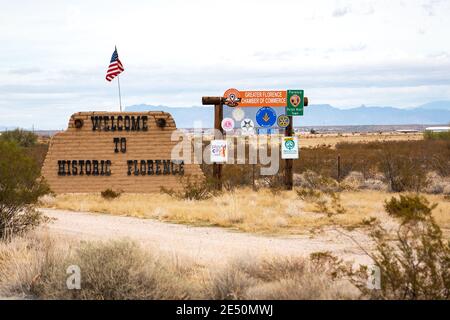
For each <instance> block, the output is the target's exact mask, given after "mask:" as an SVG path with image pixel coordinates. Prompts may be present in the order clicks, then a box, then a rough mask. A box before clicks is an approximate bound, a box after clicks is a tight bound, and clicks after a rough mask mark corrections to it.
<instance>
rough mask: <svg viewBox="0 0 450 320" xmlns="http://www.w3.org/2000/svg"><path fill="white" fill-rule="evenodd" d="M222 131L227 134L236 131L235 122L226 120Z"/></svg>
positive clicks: (229, 119)
mask: <svg viewBox="0 0 450 320" xmlns="http://www.w3.org/2000/svg"><path fill="white" fill-rule="evenodd" d="M222 129H223V130H225V131H226V132H230V131H232V130H233V129H234V120H233V119H231V118H225V119H223V120H222Z"/></svg>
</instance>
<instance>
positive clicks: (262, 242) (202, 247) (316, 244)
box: [41, 209, 370, 265]
mask: <svg viewBox="0 0 450 320" xmlns="http://www.w3.org/2000/svg"><path fill="white" fill-rule="evenodd" d="M41 211H43V212H44V213H45V214H46V215H47V216H49V217H51V218H54V219H55V220H54V221H53V222H51V223H50V224H48V225H47V226H46V227H44V228H46V229H48V231H49V232H50V233H54V234H58V235H63V236H70V237H74V238H76V239H80V240H81V239H82V240H96V239H98V240H108V239H119V238H129V239H132V240H135V241H137V242H139V243H141V244H142V245H143V246H145V247H149V248H158V249H160V250H163V251H165V252H167V253H169V254H173V255H175V256H177V257H180V258H189V259H193V260H194V261H197V262H198V263H201V264H205V265H208V264H221V263H225V262H227V261H228V260H230V259H233V258H235V257H245V256H253V257H255V256H256V257H257V256H305V255H308V254H310V253H312V252H317V251H331V252H333V253H334V254H336V255H338V256H340V257H343V258H345V259H352V260H355V261H356V262H360V263H369V262H370V261H369V260H368V258H367V257H366V256H365V255H364V254H363V252H362V250H361V249H359V248H358V246H357V245H355V244H354V242H352V240H350V239H349V238H347V237H346V236H344V235H342V234H340V233H339V232H337V231H335V230H329V231H324V232H323V233H321V234H319V235H314V237H309V236H295V237H292V236H291V237H286V236H284V237H281V236H280V237H277V236H262V235H252V234H246V233H241V232H234V231H230V230H227V229H222V228H214V227H192V226H186V225H179V224H170V223H165V222H159V221H155V220H151V219H139V218H132V217H122V216H113V215H107V214H95V213H85V212H71V211H65V210H52V209H42V210H41ZM352 236H353V237H354V238H355V239H357V240H358V242H362V243H367V237H366V236H365V235H364V234H363V233H362V232H352Z"/></svg>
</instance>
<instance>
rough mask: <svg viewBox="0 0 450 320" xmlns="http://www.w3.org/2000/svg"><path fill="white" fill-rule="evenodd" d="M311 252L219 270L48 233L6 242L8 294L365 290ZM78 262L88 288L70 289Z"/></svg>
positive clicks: (0, 283)
mask: <svg viewBox="0 0 450 320" xmlns="http://www.w3.org/2000/svg"><path fill="white" fill-rule="evenodd" d="M156 257H159V258H156ZM312 261H313V260H309V259H305V258H280V259H275V258H270V259H269V258H266V259H258V260H256V259H252V258H249V257H247V258H246V259H237V260H235V261H234V262H232V263H230V264H228V265H227V266H225V267H223V268H222V269H219V270H207V269H205V268H204V267H203V266H200V265H196V264H192V263H190V262H186V261H180V260H178V259H168V258H161V254H160V253H158V252H153V251H152V252H150V251H148V250H144V249H143V248H141V247H140V246H139V245H137V244H136V243H133V242H130V241H128V240H117V241H114V242H77V241H73V240H71V241H67V239H62V238H49V237H48V236H43V235H37V234H33V235H29V236H27V237H24V238H15V239H14V240H13V241H12V242H10V243H0V297H4V298H28V299H87V300H94V299H100V300H104V299H107V300H116V299H242V298H245V299H348V298H358V296H359V292H358V291H357V290H356V288H355V287H353V286H352V285H351V284H350V283H348V282H344V281H342V280H335V279H333V277H332V275H331V273H330V270H329V269H328V267H327V266H326V265H323V264H319V265H317V264H315V263H313V262H312ZM74 264H75V265H78V266H79V267H80V272H81V290H68V289H67V286H66V280H67V277H68V274H66V269H67V267H68V266H69V265H74Z"/></svg>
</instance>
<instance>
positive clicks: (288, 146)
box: [284, 140, 295, 150]
mask: <svg viewBox="0 0 450 320" xmlns="http://www.w3.org/2000/svg"><path fill="white" fill-rule="evenodd" d="M284 146H285V147H286V149H288V150H292V149H294V147H295V142H294V141H292V140H286V142H285V143H284Z"/></svg>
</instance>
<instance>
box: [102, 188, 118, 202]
mask: <svg viewBox="0 0 450 320" xmlns="http://www.w3.org/2000/svg"><path fill="white" fill-rule="evenodd" d="M100 194H101V196H102V198H103V199H106V200H112V199H116V198H118V197H120V195H121V194H122V192H120V191H114V190H112V189H106V190H104V191H102V192H101V193H100Z"/></svg>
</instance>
